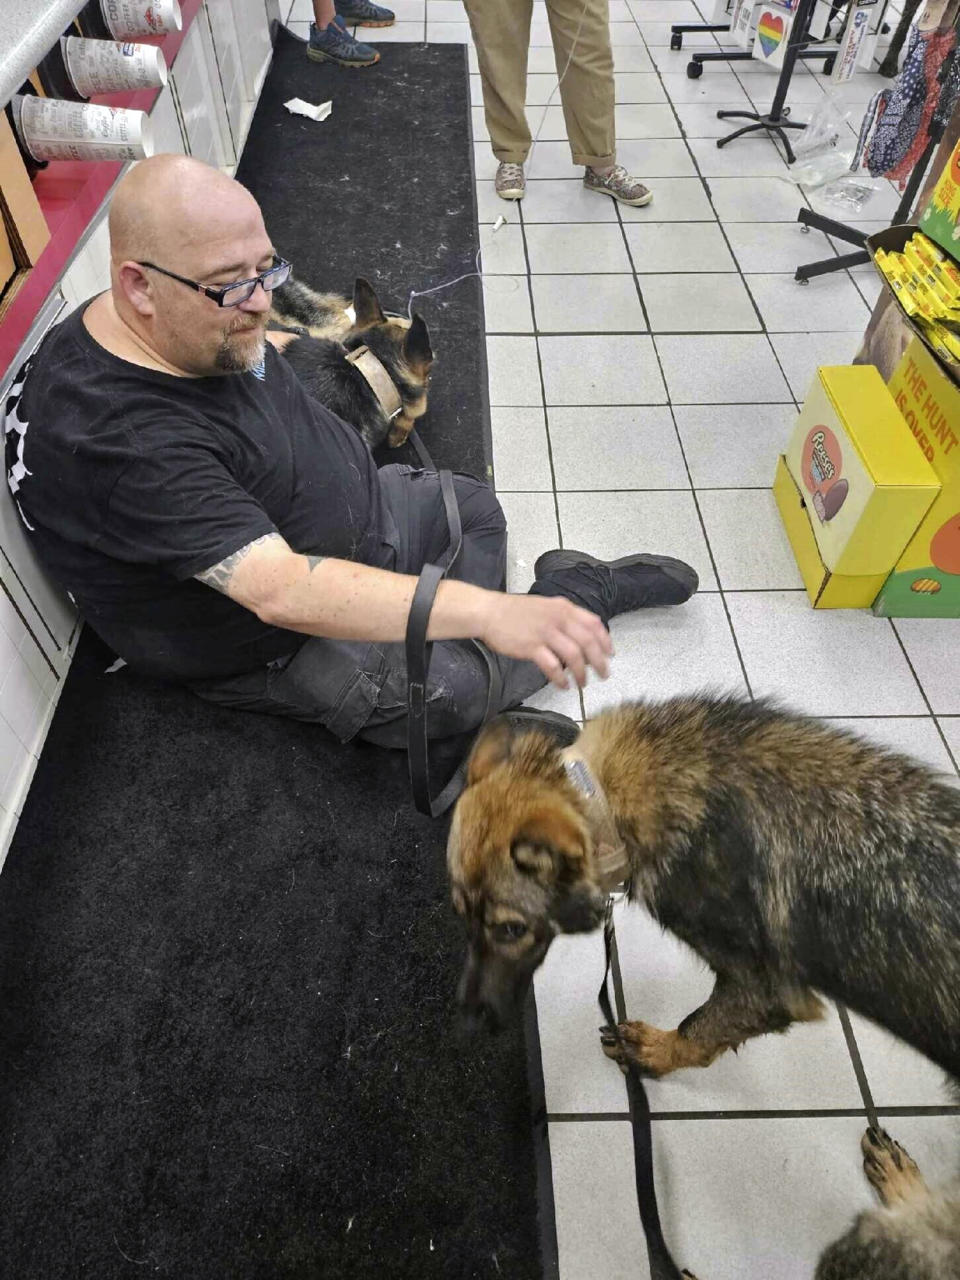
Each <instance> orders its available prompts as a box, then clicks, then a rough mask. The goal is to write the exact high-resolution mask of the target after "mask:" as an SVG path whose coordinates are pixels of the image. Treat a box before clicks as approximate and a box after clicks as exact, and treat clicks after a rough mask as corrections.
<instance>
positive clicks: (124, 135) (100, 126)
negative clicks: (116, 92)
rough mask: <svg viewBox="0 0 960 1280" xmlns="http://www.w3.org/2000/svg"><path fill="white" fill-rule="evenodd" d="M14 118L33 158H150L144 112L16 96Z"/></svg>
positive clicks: (150, 141)
mask: <svg viewBox="0 0 960 1280" xmlns="http://www.w3.org/2000/svg"><path fill="white" fill-rule="evenodd" d="M13 119H14V124H15V125H16V127H17V133H18V134H19V135H20V141H21V142H22V143H23V145H24V147H25V148H26V149H27V151H28V152H29V153H30V155H31V156H33V158H34V159H35V160H143V159H145V158H146V157H147V156H151V155H153V134H152V129H151V125H150V117H149V116H148V115H147V113H146V112H145V111H126V110H124V109H123V108H121V107H100V106H94V105H93V104H92V103H90V102H62V101H60V100H59V99H57V98H35V97H30V96H27V95H23V96H20V95H17V96H15V97H14V99H13Z"/></svg>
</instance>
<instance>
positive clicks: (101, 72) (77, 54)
mask: <svg viewBox="0 0 960 1280" xmlns="http://www.w3.org/2000/svg"><path fill="white" fill-rule="evenodd" d="M60 47H61V49H62V50H63V61H64V65H65V66H66V68H67V75H68V76H69V77H70V82H71V84H72V85H73V87H74V88H75V89H76V91H77V93H82V94H83V96H84V97H85V98H89V97H90V96H91V95H92V94H94V93H122V92H123V91H124V90H129V89H162V88H163V86H164V85H165V84H166V83H167V64H166V62H165V61H164V58H163V54H162V53H161V51H160V50H159V49H158V48H157V47H156V45H153V44H129V43H121V42H119V41H118V42H117V43H116V44H114V43H113V42H112V41H110V40H85V39H83V38H82V37H80V36H63V37H61V39H60Z"/></svg>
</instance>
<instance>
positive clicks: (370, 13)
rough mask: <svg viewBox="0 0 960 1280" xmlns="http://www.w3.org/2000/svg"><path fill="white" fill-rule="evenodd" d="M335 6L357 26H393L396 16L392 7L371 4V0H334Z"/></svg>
mask: <svg viewBox="0 0 960 1280" xmlns="http://www.w3.org/2000/svg"><path fill="white" fill-rule="evenodd" d="M334 8H335V9H336V11H337V13H338V15H339V16H340V17H341V18H346V20H347V22H348V23H350V24H351V25H353V26H356V27H392V26H393V24H394V20H395V17H396V15H395V14H394V13H393V12H392V11H391V10H390V9H384V8H383V6H382V5H379V4H371V3H370V0H334Z"/></svg>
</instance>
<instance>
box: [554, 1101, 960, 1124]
mask: <svg viewBox="0 0 960 1280" xmlns="http://www.w3.org/2000/svg"><path fill="white" fill-rule="evenodd" d="M880 1116H900V1117H911V1116H921V1117H922V1116H960V1107H956V1106H900V1107H898V1106H888V1107H877V1108H876V1109H875V1110H874V1111H873V1112H870V1111H868V1110H867V1108H866V1107H819V1108H809V1109H804V1108H802V1107H786V1108H784V1109H783V1110H774V1109H771V1108H767V1109H759V1108H758V1109H755V1110H723V1111H657V1110H651V1112H650V1119H651V1120H685V1121H686V1120H834V1119H857V1118H862V1119H864V1120H868V1121H869V1122H870V1123H871V1124H874V1125H875V1124H876V1121H877V1119H878V1117H880ZM629 1119H630V1113H629V1111H548V1112H547V1121H548V1123H550V1124H609V1123H611V1122H615V1121H618V1122H623V1121H625V1120H629Z"/></svg>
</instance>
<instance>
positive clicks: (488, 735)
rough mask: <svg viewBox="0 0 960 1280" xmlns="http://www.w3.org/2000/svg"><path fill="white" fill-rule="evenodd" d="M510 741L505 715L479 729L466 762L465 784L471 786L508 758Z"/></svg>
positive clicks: (508, 726) (508, 724)
mask: <svg viewBox="0 0 960 1280" xmlns="http://www.w3.org/2000/svg"><path fill="white" fill-rule="evenodd" d="M512 743H513V730H512V728H511V726H510V722H509V720H507V719H506V718H505V717H500V718H499V719H497V720H492V721H491V722H490V724H488V725H487V726H486V728H485V729H483V730H481V732H480V735H479V737H478V738H477V740H476V742H475V743H474V744H473V750H472V751H471V752H470V759H469V760H468V762H467V786H468V787H472V786H473V784H474V783H475V782H479V781H480V779H481V778H485V777H486V776H487V774H488V773H490V772H491V770H493V769H495V768H496V767H497V765H498V764H503V763H504V761H505V760H509V759H510V748H511V745H512Z"/></svg>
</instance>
